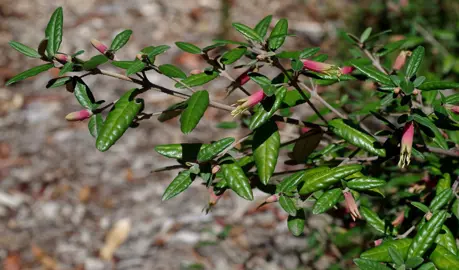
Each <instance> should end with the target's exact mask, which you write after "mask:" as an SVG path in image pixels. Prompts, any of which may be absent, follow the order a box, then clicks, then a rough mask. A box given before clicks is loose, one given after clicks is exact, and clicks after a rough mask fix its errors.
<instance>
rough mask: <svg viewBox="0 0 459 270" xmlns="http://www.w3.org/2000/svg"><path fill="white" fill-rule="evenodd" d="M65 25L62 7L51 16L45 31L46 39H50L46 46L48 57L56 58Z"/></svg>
mask: <svg viewBox="0 0 459 270" xmlns="http://www.w3.org/2000/svg"><path fill="white" fill-rule="evenodd" d="M63 25H64V15H63V13H62V7H58V8H57V9H56V10H55V11H54V12H53V15H51V18H50V19H49V22H48V26H46V30H45V37H46V39H48V44H47V46H46V52H47V53H48V57H52V56H54V55H55V54H56V52H57V51H58V50H59V47H60V46H61V42H62V28H63Z"/></svg>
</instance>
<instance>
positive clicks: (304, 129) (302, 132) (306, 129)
mask: <svg viewBox="0 0 459 270" xmlns="http://www.w3.org/2000/svg"><path fill="white" fill-rule="evenodd" d="M311 129H312V128H310V127H302V128H301V129H300V134H304V133H306V132H308V131H310V130H311Z"/></svg>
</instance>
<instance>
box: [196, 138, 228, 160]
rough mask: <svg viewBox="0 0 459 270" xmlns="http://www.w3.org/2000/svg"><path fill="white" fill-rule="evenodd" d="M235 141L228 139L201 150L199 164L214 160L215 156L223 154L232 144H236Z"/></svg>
mask: <svg viewBox="0 0 459 270" xmlns="http://www.w3.org/2000/svg"><path fill="white" fill-rule="evenodd" d="M234 141H235V139H234V138H231V137H228V138H223V139H221V140H218V141H216V142H214V143H212V144H211V145H208V146H203V147H201V150H200V151H199V154H198V162H205V161H209V160H211V159H213V158H214V157H215V156H217V155H218V154H220V153H221V152H223V150H225V149H226V148H228V147H229V146H230V145H231V144H232V143H234Z"/></svg>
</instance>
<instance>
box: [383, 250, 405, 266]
mask: <svg viewBox="0 0 459 270" xmlns="http://www.w3.org/2000/svg"><path fill="white" fill-rule="evenodd" d="M387 251H389V256H390V257H391V259H392V261H393V262H394V263H395V264H396V265H402V264H403V263H404V260H403V255H402V254H401V253H400V252H399V251H398V250H396V249H395V248H393V247H389V248H388V249H387Z"/></svg>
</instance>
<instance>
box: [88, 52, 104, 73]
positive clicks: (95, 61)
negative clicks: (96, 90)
mask: <svg viewBox="0 0 459 270" xmlns="http://www.w3.org/2000/svg"><path fill="white" fill-rule="evenodd" d="M107 61H108V58H107V57H106V56H105V55H102V54H99V55H96V56H93V57H91V59H89V60H88V61H86V62H84V64H83V69H85V70H91V69H95V68H97V67H98V66H99V65H102V64H104V63H105V62H107Z"/></svg>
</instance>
